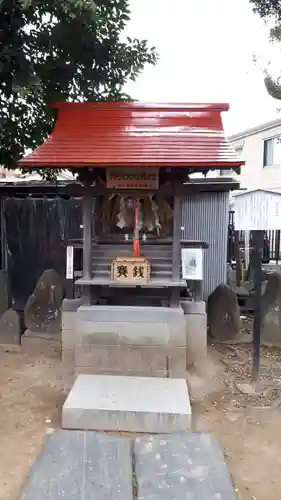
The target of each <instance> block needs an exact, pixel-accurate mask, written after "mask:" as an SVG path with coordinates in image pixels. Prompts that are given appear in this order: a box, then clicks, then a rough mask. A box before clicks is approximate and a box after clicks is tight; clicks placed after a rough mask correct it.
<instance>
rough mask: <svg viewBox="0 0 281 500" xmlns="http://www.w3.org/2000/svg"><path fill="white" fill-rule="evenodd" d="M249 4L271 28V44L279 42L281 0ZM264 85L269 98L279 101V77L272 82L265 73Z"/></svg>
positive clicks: (280, 34) (280, 37)
mask: <svg viewBox="0 0 281 500" xmlns="http://www.w3.org/2000/svg"><path fill="white" fill-rule="evenodd" d="M250 2H251V3H252V4H253V6H254V12H256V13H257V14H259V15H260V17H261V18H262V19H264V21H265V22H266V23H270V26H272V27H271V29H270V40H271V42H273V43H276V42H277V43H278V42H281V0H250ZM264 83H265V86H266V89H267V91H268V93H269V95H271V97H274V98H275V99H281V76H280V77H279V78H277V79H276V80H274V79H273V78H272V77H271V76H270V74H269V72H268V71H265V79H264Z"/></svg>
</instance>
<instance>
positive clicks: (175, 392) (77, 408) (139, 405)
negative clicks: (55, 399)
mask: <svg viewBox="0 0 281 500" xmlns="http://www.w3.org/2000/svg"><path fill="white" fill-rule="evenodd" d="M62 427H63V428H64V429H80V430H102V431H130V432H151V433H157V432H163V433H173V432H179V431H184V430H188V429H190V427H191V407H190V402H189V395H188V389H187V384H186V381H185V380H182V379H162V378H145V377H120V376H117V375H115V376H110V375H79V376H78V378H77V379H76V381H75V383H74V386H73V388H72V390H71V392H70V394H69V396H68V398H67V400H66V402H65V404H64V406H63V410H62Z"/></svg>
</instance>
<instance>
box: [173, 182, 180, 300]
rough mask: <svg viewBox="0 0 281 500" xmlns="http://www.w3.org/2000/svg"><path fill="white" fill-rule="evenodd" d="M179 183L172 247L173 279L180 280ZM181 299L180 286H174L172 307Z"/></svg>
mask: <svg viewBox="0 0 281 500" xmlns="http://www.w3.org/2000/svg"><path fill="white" fill-rule="evenodd" d="M179 187H180V186H179V185H178V184H177V186H176V190H175V195H174V211H173V248H172V258H173V266H172V280H173V281H180V278H181V275H180V272H181V206H182V198H181V193H180V189H179ZM179 301H180V288H179V287H175V288H172V294H171V307H178V306H179Z"/></svg>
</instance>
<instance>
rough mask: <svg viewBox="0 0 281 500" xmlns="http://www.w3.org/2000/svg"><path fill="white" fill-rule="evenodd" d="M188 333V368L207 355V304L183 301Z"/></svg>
mask: <svg viewBox="0 0 281 500" xmlns="http://www.w3.org/2000/svg"><path fill="white" fill-rule="evenodd" d="M181 306H182V309H183V311H184V319H185V332H186V365H187V367H188V366H189V365H191V364H194V363H196V362H198V361H202V359H204V357H205V356H206V355H207V314H206V304H205V302H203V301H202V302H196V301H192V300H190V301H182V302H181Z"/></svg>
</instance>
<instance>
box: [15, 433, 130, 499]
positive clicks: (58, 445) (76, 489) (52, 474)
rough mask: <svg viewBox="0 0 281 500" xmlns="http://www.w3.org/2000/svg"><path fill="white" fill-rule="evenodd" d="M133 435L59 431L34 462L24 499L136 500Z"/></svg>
mask: <svg viewBox="0 0 281 500" xmlns="http://www.w3.org/2000/svg"><path fill="white" fill-rule="evenodd" d="M132 476H133V473H132V447H131V442H130V440H129V439H126V438H118V437H111V436H107V435H104V434H97V433H94V432H83V431H64V430H60V431H56V432H55V433H54V434H53V435H52V436H50V437H49V438H48V440H47V443H46V445H45V447H44V450H43V452H42V455H41V456H40V457H39V459H38V460H37V461H36V462H35V463H34V465H33V468H32V471H31V474H30V476H29V478H28V481H27V484H26V486H25V489H24V491H23V493H22V496H21V498H20V500H60V499H65V500H95V499H97V500H113V499H114V500H132V499H133V492H132V490H133V484H132Z"/></svg>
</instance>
